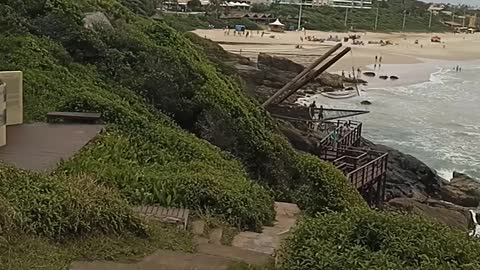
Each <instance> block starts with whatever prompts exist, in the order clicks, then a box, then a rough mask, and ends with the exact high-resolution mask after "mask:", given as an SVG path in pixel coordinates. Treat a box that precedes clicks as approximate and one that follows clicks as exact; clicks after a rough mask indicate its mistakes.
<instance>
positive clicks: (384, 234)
mask: <svg viewBox="0 0 480 270" xmlns="http://www.w3.org/2000/svg"><path fill="white" fill-rule="evenodd" d="M281 261H282V262H281V264H282V267H281V269H288V270H299V269H302V270H303V269H305V270H306V269H319V270H320V269H331V270H334V269H339V270H340V269H369V270H370V269H385V270H387V269H412V270H413V269H431V270H434V269H479V268H480V242H479V241H478V240H474V239H471V238H469V237H468V236H467V235H466V234H465V233H462V232H460V231H455V230H452V229H450V228H448V227H447V226H445V225H441V224H437V223H432V222H431V221H428V220H425V219H423V218H421V217H419V216H414V215H402V214H398V213H391V212H375V211H371V210H356V209H352V210H351V211H346V212H343V213H330V214H323V215H320V216H318V217H316V218H307V219H305V220H303V221H302V222H301V223H300V224H299V225H298V226H297V228H296V229H295V231H294V232H293V235H292V236H291V237H290V239H289V240H288V241H287V242H286V243H285V245H284V247H283V251H282V259H281Z"/></svg>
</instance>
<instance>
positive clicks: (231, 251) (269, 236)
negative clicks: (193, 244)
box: [70, 203, 300, 270]
mask: <svg viewBox="0 0 480 270" xmlns="http://www.w3.org/2000/svg"><path fill="white" fill-rule="evenodd" d="M275 210H276V212H277V214H276V221H275V223H274V226H273V227H264V230H263V232H262V233H254V232H241V233H240V234H238V235H237V236H236V237H235V238H234V240H233V243H232V246H231V247H229V246H221V245H217V244H210V243H199V244H198V246H197V252H196V253H186V252H182V251H169V250H158V251H157V252H155V253H154V254H152V255H150V256H148V257H145V258H144V259H143V260H142V261H140V262H138V263H133V264H127V263H116V262H75V263H73V264H72V265H71V266H70V270H193V269H195V270H211V269H216V270H217V269H218V270H226V269H228V267H229V266H231V265H232V264H233V263H235V262H239V261H241V262H245V263H247V264H250V265H254V266H263V265H266V264H268V263H269V262H270V261H271V260H272V259H273V257H272V255H273V253H274V250H276V249H277V248H279V247H280V243H281V240H282V238H283V237H285V236H286V233H288V230H289V229H290V228H291V227H292V226H293V225H294V224H295V222H296V217H297V215H298V214H299V213H300V210H299V209H298V207H297V206H296V205H295V204H289V203H275ZM207 242H208V241H207Z"/></svg>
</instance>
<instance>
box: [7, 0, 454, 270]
mask: <svg viewBox="0 0 480 270" xmlns="http://www.w3.org/2000/svg"><path fill="white" fill-rule="evenodd" d="M142 1H143V0H141V1H140V2H138V1H137V2H135V4H136V5H134V6H130V5H129V6H128V7H127V6H125V5H123V4H122V3H127V2H126V1H121V2H119V1H116V0H46V1H36V0H28V1H20V0H5V1H2V3H0V12H1V13H2V14H4V16H2V17H0V34H1V35H2V36H3V37H2V39H0V67H1V69H2V70H22V71H23V72H24V78H25V81H24V84H25V85H24V91H25V93H24V96H25V104H24V105H25V106H24V107H25V118H26V119H27V121H43V120H45V113H46V112H48V111H55V110H67V111H97V112H101V113H102V118H103V119H104V121H105V122H106V124H107V128H106V130H105V132H103V133H102V134H101V135H100V136H98V137H97V138H96V139H95V140H94V141H93V142H92V143H90V144H89V145H88V146H87V147H86V148H84V149H83V150H82V151H81V152H80V153H78V154H77V155H76V156H75V157H74V158H72V159H71V160H67V161H65V162H63V164H61V166H60V167H59V168H58V170H56V171H55V172H53V173H51V174H49V175H44V174H34V173H29V172H24V171H21V170H17V169H14V168H11V167H9V166H6V165H1V167H0V174H1V175H0V176H2V177H1V178H2V180H1V182H0V210H1V211H0V269H35V268H39V267H44V269H62V268H65V266H66V265H68V263H69V262H70V261H72V260H75V259H78V258H90V259H95V258H97V259H110V258H118V257H119V256H127V255H142V254H145V253H146V252H150V251H151V250H153V249H155V248H158V247H163V248H172V249H182V250H192V247H191V242H189V240H188V239H189V235H186V234H178V232H175V231H165V230H164V229H162V228H161V227H157V226H151V224H145V222H144V221H142V220H140V219H139V218H138V217H136V216H135V215H134V214H133V213H132V212H131V211H130V210H129V209H130V206H131V205H137V204H142V203H147V204H160V205H164V206H184V207H188V208H190V209H193V210H201V211H202V212H208V213H211V214H213V215H215V216H218V217H220V218H222V219H224V220H225V221H227V222H229V223H230V224H231V225H235V226H238V227H240V228H244V229H252V230H257V229H259V228H260V226H262V225H264V224H268V223H270V222H272V220H273V217H274V213H273V198H277V199H284V200H289V201H294V202H296V203H298V204H299V205H300V206H301V207H302V208H303V209H304V210H306V212H307V213H309V214H315V213H318V212H330V211H337V212H343V211H348V210H349V209H366V205H365V203H364V201H363V200H362V199H361V197H360V195H359V194H358V193H357V191H355V190H354V189H353V188H352V187H351V185H350V184H349V183H348V182H347V181H346V178H345V176H344V175H343V174H342V173H341V172H340V171H338V170H337V169H336V168H334V167H333V166H332V165H330V164H327V163H325V162H323V161H321V160H319V159H318V158H316V157H313V156H311V155H308V154H303V153H298V152H296V151H295V150H294V149H293V148H292V147H291V146H290V145H289V144H288V142H287V141H286V140H285V138H283V137H282V136H281V135H279V134H280V133H279V132H277V128H276V125H275V122H274V121H273V120H272V119H271V118H270V117H269V116H268V115H267V114H266V113H265V111H264V110H263V109H262V108H261V107H260V106H259V104H258V103H257V102H256V101H255V100H252V99H250V98H249V97H248V96H247V95H245V93H244V92H243V89H242V88H241V86H240V84H239V82H238V80H236V79H234V78H232V77H230V76H227V75H226V74H224V72H222V70H223V67H222V66H221V64H220V63H219V61H217V60H215V59H213V62H215V63H212V62H211V61H209V59H208V58H207V56H206V53H211V50H212V48H207V46H208V45H207V44H206V43H202V42H201V40H200V39H199V38H198V37H195V36H190V37H189V38H187V37H185V35H184V34H182V33H179V32H177V31H176V30H174V29H172V28H171V27H169V26H167V24H166V23H165V22H164V21H163V20H152V19H149V18H147V17H144V16H141V15H142V14H143V15H145V11H146V10H145V9H147V11H148V7H149V3H150V2H149V1H147V0H145V1H143V2H142ZM127 4H128V3H127ZM138 4H141V5H138ZM139 8H140V9H139ZM134 11H136V12H137V13H138V14H137V13H134ZM91 12H102V13H103V14H104V15H105V16H106V17H107V18H108V21H102V20H100V21H97V23H95V24H94V27H93V28H90V29H87V28H85V27H84V17H85V15H86V14H91ZM139 14H140V15H139ZM147 14H148V12H147ZM192 41H194V42H195V43H196V44H193V43H192ZM213 50H215V48H213ZM216 50H218V48H216ZM219 53H221V51H219ZM365 211H368V210H365ZM149 225H150V226H149ZM389 226H393V224H389ZM407 233H408V232H407ZM163 234H164V235H167V234H168V237H166V236H165V237H162V235H163ZM172 234H173V235H174V236H175V237H171V235H172ZM177 234H178V236H177ZM172 239H177V240H178V241H180V243H178V242H176V241H174V240H172ZM172 241H173V243H172ZM462 241H463V240H462ZM102 244H104V245H102ZM25 250H28V254H29V256H27V257H26V258H25V259H24V260H18V259H17V258H20V257H22V255H24V253H25ZM46 251H51V252H50V254H49V256H44V255H45V253H46Z"/></svg>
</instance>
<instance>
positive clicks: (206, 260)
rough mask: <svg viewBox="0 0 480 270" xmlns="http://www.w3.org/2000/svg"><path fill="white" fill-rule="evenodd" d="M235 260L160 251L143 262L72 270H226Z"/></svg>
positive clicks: (86, 265) (73, 267)
mask: <svg viewBox="0 0 480 270" xmlns="http://www.w3.org/2000/svg"><path fill="white" fill-rule="evenodd" d="M233 263H235V260H232V259H229V258H224V257H220V256H215V255H208V254H202V253H186V252H180V251H168V250H159V251H157V252H155V253H154V254H152V255H150V256H148V257H146V258H144V259H143V260H142V261H141V262H138V263H132V264H125V263H116V262H75V263H73V264H72V265H71V266H70V270H192V269H195V270H211V269H218V270H226V269H228V267H229V266H230V265H232V264H233Z"/></svg>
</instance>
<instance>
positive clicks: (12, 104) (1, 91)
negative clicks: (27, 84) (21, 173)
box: [0, 71, 23, 146]
mask: <svg viewBox="0 0 480 270" xmlns="http://www.w3.org/2000/svg"><path fill="white" fill-rule="evenodd" d="M22 123H23V74H22V72H21V71H2V72H0V146H4V145H6V144H7V126H10V125H19V124H22Z"/></svg>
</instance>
